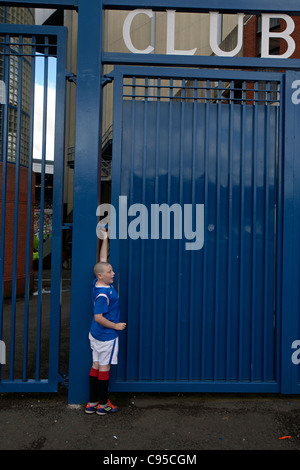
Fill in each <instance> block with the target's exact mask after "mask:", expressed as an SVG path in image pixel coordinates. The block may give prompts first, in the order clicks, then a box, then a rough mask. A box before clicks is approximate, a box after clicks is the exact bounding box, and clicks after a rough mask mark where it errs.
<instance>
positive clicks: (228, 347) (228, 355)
mask: <svg viewBox="0 0 300 470" xmlns="http://www.w3.org/2000/svg"><path fill="white" fill-rule="evenodd" d="M233 112H234V82H233V81H232V82H231V83H230V104H229V148H228V152H229V172H228V180H229V181H228V266H227V325H226V327H227V330H226V380H227V381H228V380H230V378H231V376H230V359H231V349H232V342H233V338H232V336H231V327H230V326H231V317H232V316H231V303H232V302H231V300H232V299H231V289H232V282H231V281H232V210H233V209H232V198H233V194H232V178H233V130H234V129H233Z"/></svg>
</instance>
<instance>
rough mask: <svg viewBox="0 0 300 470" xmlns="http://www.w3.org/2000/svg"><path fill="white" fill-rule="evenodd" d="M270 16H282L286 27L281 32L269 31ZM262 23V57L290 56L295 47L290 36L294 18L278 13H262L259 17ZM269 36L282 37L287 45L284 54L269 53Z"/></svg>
mask: <svg viewBox="0 0 300 470" xmlns="http://www.w3.org/2000/svg"><path fill="white" fill-rule="evenodd" d="M270 18H282V19H283V20H284V21H285V22H286V29H285V30H284V31H282V32H275V33H274V32H271V31H270ZM261 20H262V21H261V23H262V32H261V57H264V58H272V59H273V58H281V59H287V58H288V57H290V56H291V55H292V54H293V52H294V50H295V48H296V44H295V41H294V39H293V38H292V37H291V34H292V32H293V31H294V29H295V23H294V20H293V19H292V18H291V17H290V16H288V15H284V14H278V13H263V14H262V18H261ZM271 38H281V39H284V40H285V41H286V43H287V45H288V47H287V50H286V52H285V53H284V54H280V55H273V54H270V53H269V42H270V39H271Z"/></svg>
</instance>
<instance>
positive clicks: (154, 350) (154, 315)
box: [151, 78, 165, 380]
mask: <svg viewBox="0 0 300 470" xmlns="http://www.w3.org/2000/svg"><path fill="white" fill-rule="evenodd" d="M160 93H161V79H160V78H157V101H156V142H155V146H156V147H155V183H154V184H155V187H154V204H158V194H159V193H158V190H159V143H160V134H159V129H160ZM155 223H156V218H155ZM157 229H158V227H156V226H155V225H154V227H153V228H152V230H153V233H156V231H157ZM153 243H154V260H153V299H154V300H153V311H152V358H151V378H152V380H154V378H155V371H156V357H157V355H156V353H157V343H156V338H157V335H156V318H157V312H156V304H155V302H156V299H157V282H156V273H157V266H158V262H157V261H158V260H157V256H158V243H157V240H156V239H154V241H153ZM163 353H164V354H165V349H164V350H163Z"/></svg>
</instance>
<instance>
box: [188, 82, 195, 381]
mask: <svg viewBox="0 0 300 470" xmlns="http://www.w3.org/2000/svg"><path fill="white" fill-rule="evenodd" d="M192 99H193V117H192V123H193V129H192V139H193V141H192V181H191V201H192V208H195V207H196V138H197V79H195V80H194V95H193V98H192ZM195 210H196V209H195ZM194 272H195V254H194V250H192V251H191V255H190V279H191V282H190V283H189V285H190V291H189V296H190V310H189V312H190V321H189V363H188V365H189V369H188V378H189V381H192V379H193V372H194V367H193V362H194V361H193V358H194V348H195V345H194V341H193V339H194V334H193V332H194V323H195V292H194V289H195V285H194V283H193V282H192V280H193V277H194Z"/></svg>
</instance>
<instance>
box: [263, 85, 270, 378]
mask: <svg viewBox="0 0 300 470" xmlns="http://www.w3.org/2000/svg"><path fill="white" fill-rule="evenodd" d="M269 97H270V82H267V88H266V100H267V101H266V107H265V109H266V114H265V149H264V150H265V181H264V183H265V220H264V222H265V224H264V225H265V232H264V309H263V312H264V347H263V353H264V357H263V366H264V367H263V371H264V372H263V378H264V381H266V379H267V368H268V343H269V335H270V331H269V328H268V318H269V308H268V279H269V217H270V216H269V166H270V104H269V101H268V100H269Z"/></svg>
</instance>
